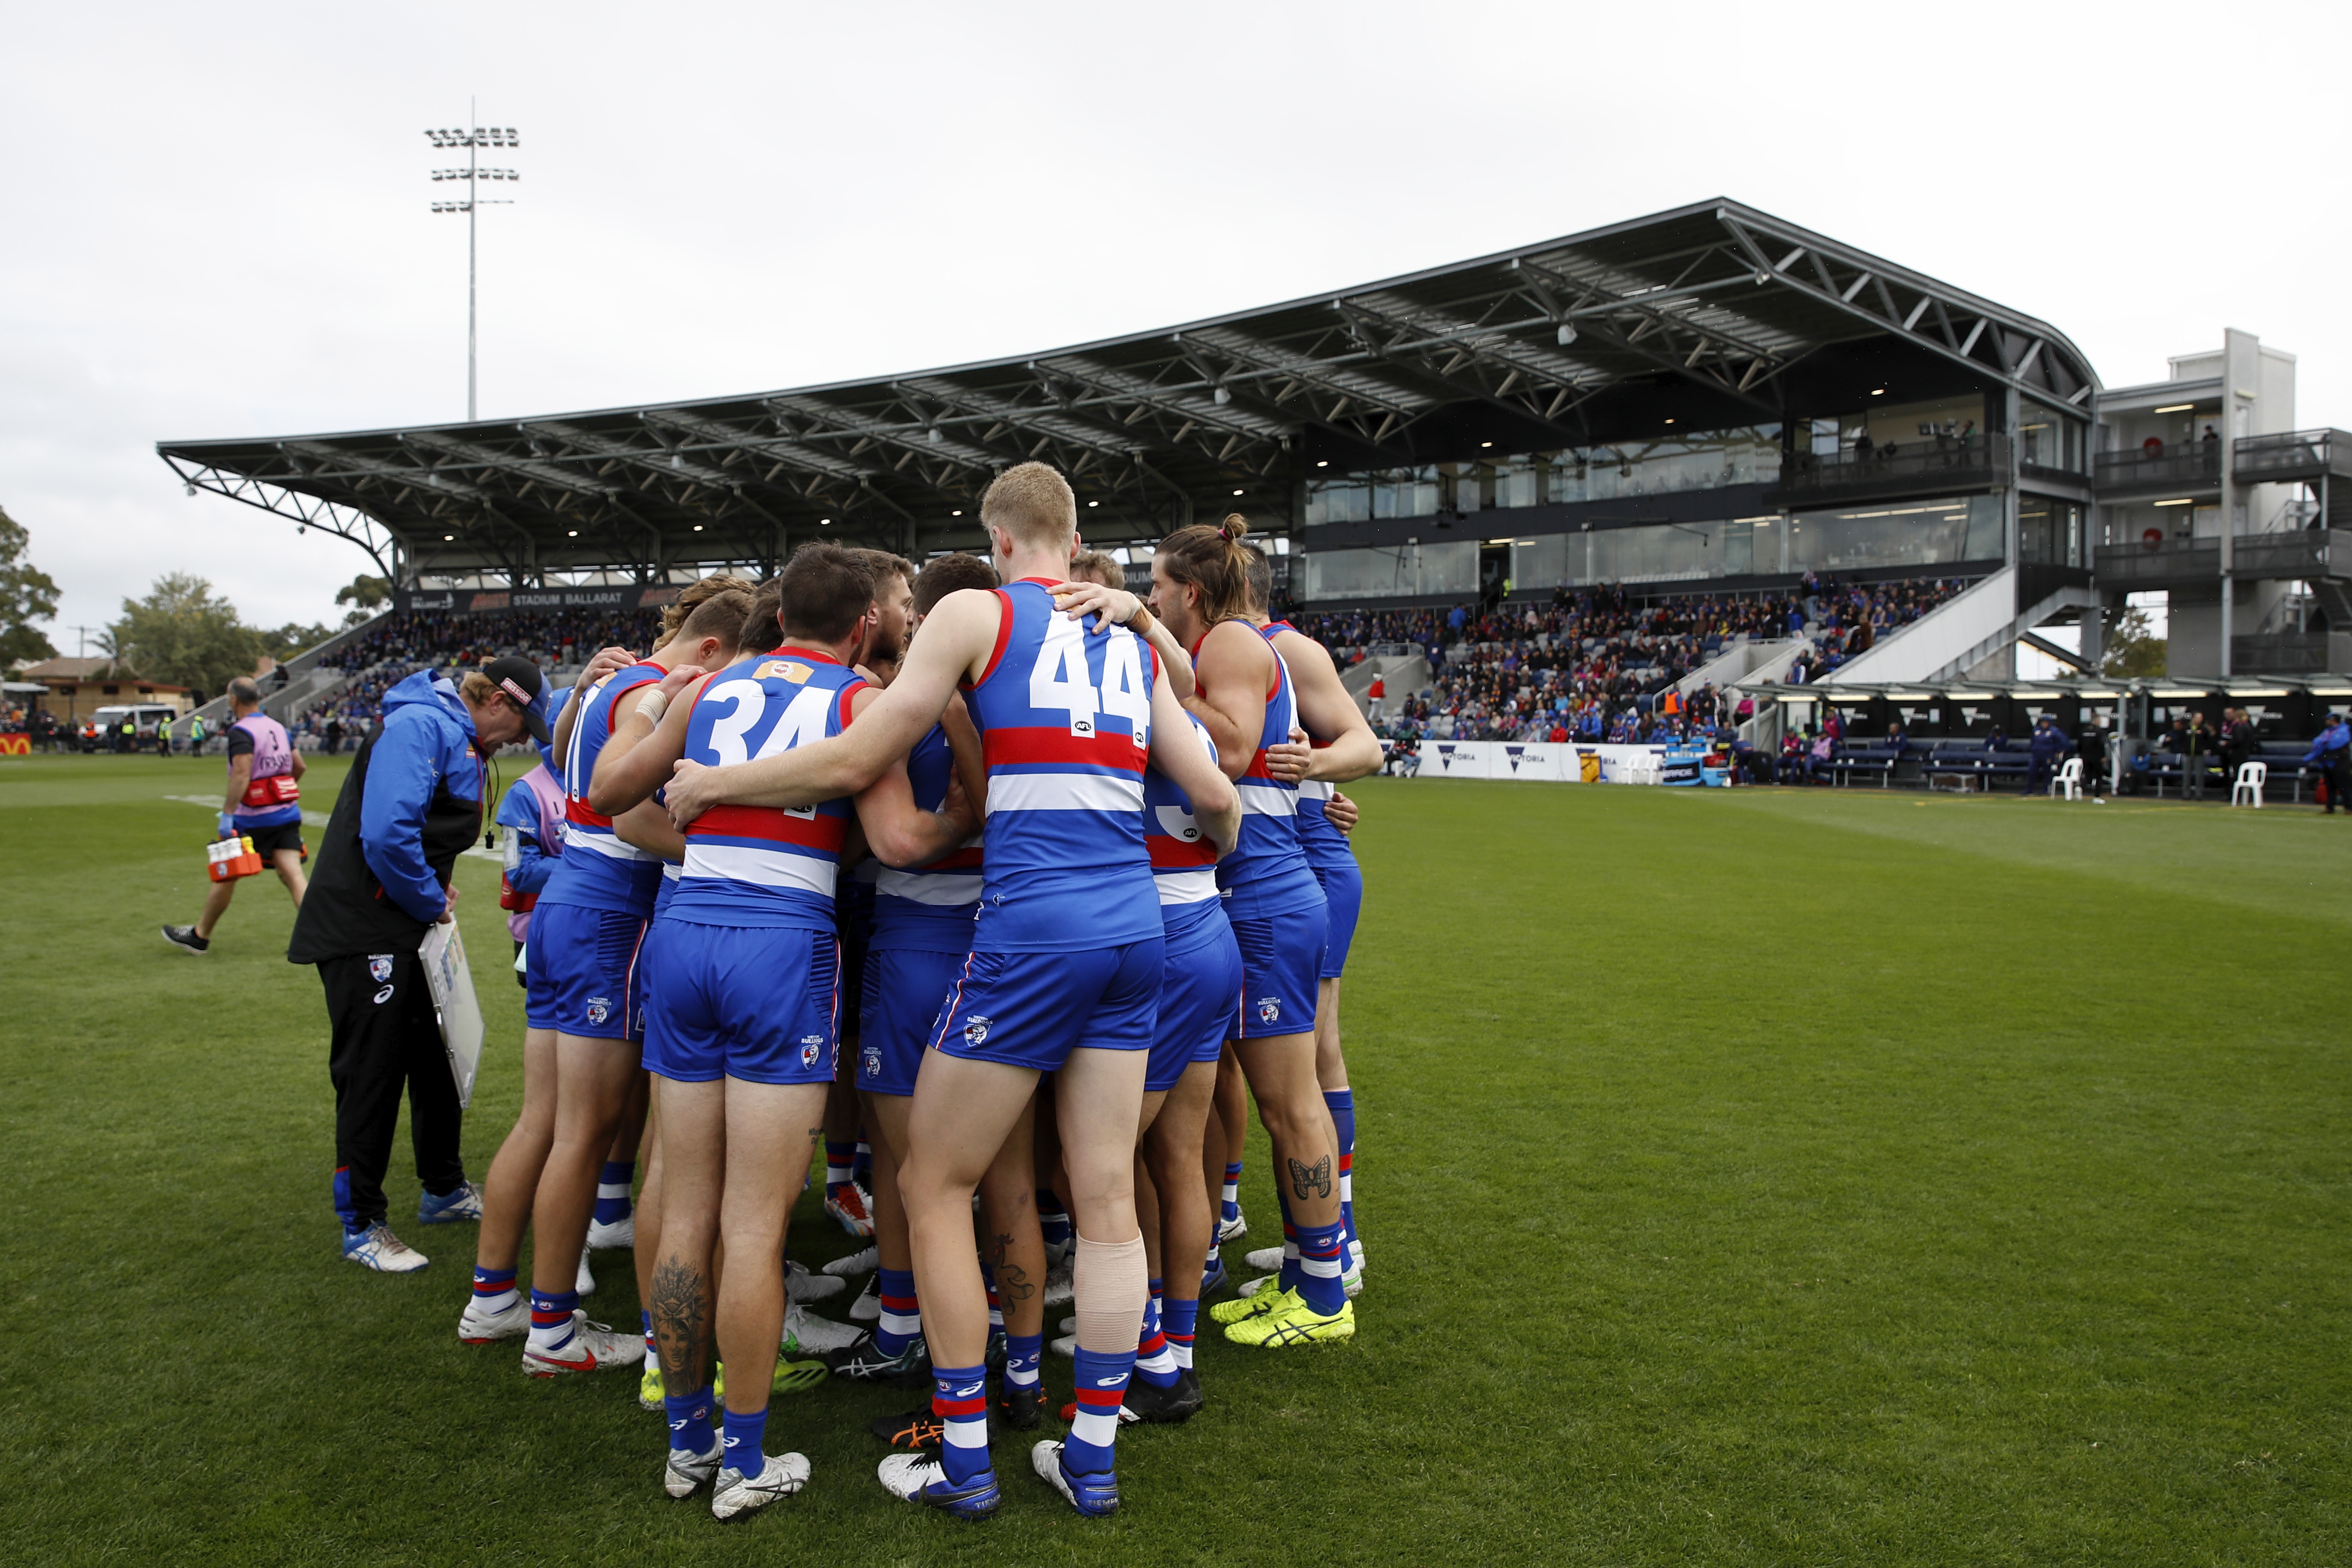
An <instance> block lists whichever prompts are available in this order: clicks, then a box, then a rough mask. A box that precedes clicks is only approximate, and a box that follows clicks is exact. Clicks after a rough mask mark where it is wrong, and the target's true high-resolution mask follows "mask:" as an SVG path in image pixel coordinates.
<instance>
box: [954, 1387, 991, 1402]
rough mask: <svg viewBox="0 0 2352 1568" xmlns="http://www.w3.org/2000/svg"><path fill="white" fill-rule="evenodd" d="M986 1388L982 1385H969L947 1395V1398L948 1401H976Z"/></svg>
mask: <svg viewBox="0 0 2352 1568" xmlns="http://www.w3.org/2000/svg"><path fill="white" fill-rule="evenodd" d="M987 1386H988V1385H987V1384H984V1383H974V1384H968V1385H966V1386H965V1387H962V1388H959V1389H956V1390H954V1391H952V1392H951V1393H950V1394H949V1395H948V1397H949V1398H950V1399H977V1398H979V1397H980V1391H981V1390H982V1389H983V1388H986V1387H987Z"/></svg>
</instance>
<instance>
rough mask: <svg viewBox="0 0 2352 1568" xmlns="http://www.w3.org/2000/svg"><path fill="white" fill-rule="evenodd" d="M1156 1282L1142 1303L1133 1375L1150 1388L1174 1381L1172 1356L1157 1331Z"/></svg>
mask: <svg viewBox="0 0 2352 1568" xmlns="http://www.w3.org/2000/svg"><path fill="white" fill-rule="evenodd" d="M1135 1374H1136V1375H1137V1376H1138V1377H1140V1378H1141V1379H1143V1381H1144V1382H1146V1383H1148V1384H1151V1386H1152V1387H1154V1388H1166V1387H1167V1386H1168V1385H1169V1384H1172V1383H1174V1382H1175V1381H1176V1356H1175V1353H1174V1352H1171V1350H1170V1349H1169V1348H1168V1336H1167V1335H1166V1334H1164V1333H1162V1332H1161V1331H1160V1281H1159V1280H1157V1279H1154V1280H1153V1281H1151V1295H1150V1298H1149V1299H1148V1300H1145V1302H1144V1304H1143V1336H1142V1338H1141V1339H1140V1340H1139V1341H1138V1342H1136V1347H1135Z"/></svg>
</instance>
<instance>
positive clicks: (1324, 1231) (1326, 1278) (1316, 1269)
mask: <svg viewBox="0 0 2352 1568" xmlns="http://www.w3.org/2000/svg"><path fill="white" fill-rule="evenodd" d="M1347 1229H1348V1227H1347V1225H1346V1223H1345V1222H1344V1221H1340V1220H1333V1221H1332V1222H1331V1223H1330V1224H1329V1225H1303V1226H1299V1227H1298V1284H1297V1287H1296V1289H1297V1291H1298V1295H1299V1299H1300V1300H1303V1301H1305V1302H1306V1303H1307V1306H1309V1307H1311V1308H1313V1309H1314V1310H1316V1311H1318V1312H1320V1313H1322V1314H1323V1315H1324V1316H1325V1317H1328V1316H1330V1315H1331V1314H1332V1313H1334V1312H1336V1311H1338V1310H1339V1309H1340V1308H1341V1307H1343V1306H1345V1305H1346V1304H1347V1301H1348V1292H1347V1290H1346V1289H1344V1288H1343V1287H1342V1286H1341V1285H1340V1283H1339V1276H1340V1274H1341V1272H1342V1271H1343V1270H1344V1268H1345V1267H1346V1258H1347V1256H1348V1243H1347ZM1283 1267H1284V1268H1288V1267H1289V1265H1288V1263H1287V1262H1286V1263H1285V1264H1284V1265H1283Z"/></svg>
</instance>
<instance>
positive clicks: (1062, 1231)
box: [1037, 1187, 1070, 1247]
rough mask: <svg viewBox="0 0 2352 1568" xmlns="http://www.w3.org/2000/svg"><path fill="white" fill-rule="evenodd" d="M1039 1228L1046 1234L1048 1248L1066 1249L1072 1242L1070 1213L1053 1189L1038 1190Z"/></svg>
mask: <svg viewBox="0 0 2352 1568" xmlns="http://www.w3.org/2000/svg"><path fill="white" fill-rule="evenodd" d="M1037 1228H1038V1229H1040V1230H1042V1231H1044V1232H1045V1245H1046V1246H1048V1247H1066V1246H1068V1245H1069V1241H1070V1213H1069V1211H1068V1210H1067V1209H1066V1208H1064V1207H1063V1206H1062V1200H1061V1199H1060V1198H1058V1197H1055V1195H1054V1190H1053V1189H1052V1188H1051V1187H1040V1188H1039V1189H1038V1190H1037Z"/></svg>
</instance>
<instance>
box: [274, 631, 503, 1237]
mask: <svg viewBox="0 0 2352 1568" xmlns="http://www.w3.org/2000/svg"><path fill="white" fill-rule="evenodd" d="M544 687H545V682H544V681H543V680H542V679H541V676H540V671H539V667H538V666H537V665H535V664H533V663H531V662H530V660H529V659H527V658H512V657H509V658H499V659H493V660H491V661H490V662H489V663H488V665H486V666H485V667H483V668H481V669H479V670H477V671H472V672H469V673H468V674H467V675H466V676H465V678H464V679H463V680H462V681H459V682H457V683H452V682H451V680H450V679H449V678H448V676H447V675H446V674H444V673H442V672H440V671H436V670H420V671H418V672H417V673H416V674H415V675H412V676H410V677H409V678H408V679H405V680H404V681H402V682H401V683H400V684H399V685H397V686H394V688H393V689H391V690H390V691H388V692H386V693H384V700H383V718H382V719H381V720H379V721H377V723H376V725H375V727H374V728H373V729H372V730H371V731H368V736H367V739H366V740H364V741H362V742H360V749H359V753H358V755H356V756H355V757H353V758H352V771H351V773H350V775H349V776H348V777H346V778H345V779H344V781H343V788H342V793H341V795H337V796H336V797H335V811H334V816H332V818H331V819H330V820H329V822H328V824H327V831H326V835H325V837H324V838H323V839H322V840H321V841H320V846H319V861H318V867H317V869H316V871H315V873H314V874H313V875H312V877H311V879H310V892H309V894H308V896H307V897H305V898H304V899H303V900H302V909H301V911H300V912H299V914H298V915H296V917H295V920H294V937H293V941H292V942H290V943H289V945H288V947H287V950H286V957H287V959H288V961H289V963H311V964H316V965H318V969H319V980H320V984H322V985H323V986H324V987H325V988H326V993H327V1015H328V1017H329V1019H330V1021H331V1024H332V1025H333V1030H334V1035H333V1044H332V1046H331V1048H330V1051H329V1054H328V1058H327V1076H328V1078H329V1079H331V1080H332V1082H333V1083H334V1086H335V1211H336V1213H337V1214H338V1215H340V1216H341V1219H342V1222H343V1256H344V1258H348V1259H349V1260H351V1261H352V1262H353V1263H358V1264H361V1265H362V1266H364V1267H366V1268H374V1269H380V1270H382V1271H383V1272H385V1273H393V1274H405V1273H408V1272H411V1271H412V1270H415V1269H418V1268H424V1267H425V1255H424V1254H423V1253H421V1252H418V1251H416V1250H415V1248H414V1247H409V1246H408V1245H407V1244H406V1243H404V1242H403V1241H402V1240H401V1239H400V1238H399V1237H396V1236H394V1235H393V1234H392V1231H391V1228H390V1227H389V1226H386V1225H385V1224H384V1212H385V1211H384V1197H383V1173H384V1167H385V1166H386V1164H388V1163H390V1161H391V1158H392V1135H393V1131H394V1128H395V1127H396V1126H397V1125H398V1123H399V1121H400V1095H401V1089H402V1087H403V1085H405V1086H406V1088H407V1090H408V1131H409V1139H410V1142H412V1143H414V1144H415V1149H416V1174H417V1177H418V1179H419V1180H420V1181H422V1182H423V1183H424V1184H425V1192H424V1195H423V1196H422V1197H420V1198H419V1199H418V1201H417V1207H416V1217H417V1219H418V1221H419V1222H420V1223H422V1224H425V1225H439V1224H445V1223H447V1222H449V1221H452V1220H461V1219H479V1218H480V1217H481V1212H482V1207H481V1197H480V1194H479V1189H478V1188H477V1187H476V1186H475V1185H474V1184H472V1183H470V1182H468V1181H467V1180H466V1168H465V1165H464V1164H463V1163H462V1162H461V1161H460V1159H459V1157H458V1152H457V1134H458V1129H459V1119H460V1112H459V1110H458V1105H457V1084H456V1083H455V1081H454V1080H453V1079H451V1077H450V1074H449V1064H448V1058H447V1056H446V1052H445V1051H444V1049H443V1047H442V1044H441V1030H440V1025H439V1024H438V1022H437V1021H436V1018H435V1016H434V1013H433V998H432V996H431V994H430V993H429V992H428V991H427V990H426V988H425V972H424V966H423V965H422V964H421V963H418V961H417V948H418V947H419V946H420V945H421V944H422V943H423V942H424V940H425V929H426V928H427V927H428V926H430V925H432V924H433V923H435V922H436V921H446V920H447V919H448V918H449V910H450V908H451V906H452V905H454V904H455V903H456V901H457V892H456V889H454V888H453V887H452V886H451V885H450V884H451V876H452V873H453V872H454V871H455V869H456V868H457V856H458V855H459V853H460V852H462V851H463V850H464V849H465V848H466V847H467V846H468V845H470V844H471V843H473V841H474V837H475V835H477V834H478V833H479V832H481V830H482V796H483V793H484V791H483V779H484V775H485V773H487V771H488V758H489V756H490V755H491V753H493V752H496V751H497V750H498V749H499V747H500V746H502V745H505V744H506V743H507V742H509V741H518V740H520V739H521V738H522V737H523V736H524V735H525V734H526V733H528V734H530V736H531V737H532V738H533V739H535V740H537V741H538V742H540V743H541V745H545V744H546V743H547V739H548V731H547V721H546V720H545V719H544V718H543V717H542V716H541V713H540V712H539V711H538V709H539V706H540V697H541V691H542V690H543V689H544Z"/></svg>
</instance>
